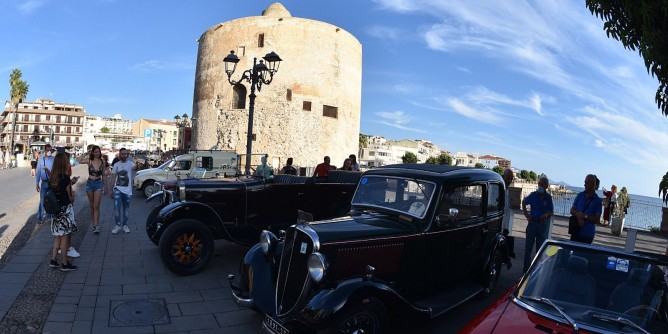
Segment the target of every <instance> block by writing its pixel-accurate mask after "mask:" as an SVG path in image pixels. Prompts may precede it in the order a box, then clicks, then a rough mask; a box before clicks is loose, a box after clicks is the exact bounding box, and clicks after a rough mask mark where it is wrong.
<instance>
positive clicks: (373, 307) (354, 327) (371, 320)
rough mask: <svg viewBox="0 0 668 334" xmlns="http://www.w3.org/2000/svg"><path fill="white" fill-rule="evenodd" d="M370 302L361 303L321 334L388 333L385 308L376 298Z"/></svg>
mask: <svg viewBox="0 0 668 334" xmlns="http://www.w3.org/2000/svg"><path fill="white" fill-rule="evenodd" d="M366 301H368V302H366V303H364V302H362V303H360V304H358V305H355V306H353V307H351V308H350V309H349V310H348V311H346V312H344V313H343V315H342V316H341V317H340V318H339V320H338V321H335V323H334V325H332V326H331V327H329V328H327V329H326V330H325V331H324V332H321V333H328V334H334V333H341V334H355V333H365V334H379V333H387V332H388V330H389V327H388V322H389V319H388V316H387V310H386V309H385V306H383V304H382V303H381V302H380V301H379V300H378V299H375V298H369V299H368V300H366Z"/></svg>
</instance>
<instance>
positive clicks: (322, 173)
mask: <svg viewBox="0 0 668 334" xmlns="http://www.w3.org/2000/svg"><path fill="white" fill-rule="evenodd" d="M329 163H330V159H329V156H325V159H324V162H322V163H319V164H318V165H317V166H315V172H313V177H327V175H329V171H330V170H333V169H336V167H334V166H332V165H330V164H329Z"/></svg>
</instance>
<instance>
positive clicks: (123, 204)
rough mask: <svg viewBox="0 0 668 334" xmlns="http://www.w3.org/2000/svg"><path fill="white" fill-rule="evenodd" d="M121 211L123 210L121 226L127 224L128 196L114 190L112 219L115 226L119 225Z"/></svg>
mask: <svg viewBox="0 0 668 334" xmlns="http://www.w3.org/2000/svg"><path fill="white" fill-rule="evenodd" d="M121 210H123V222H122V223H123V225H127V224H128V218H129V217H130V212H129V210H130V195H128V194H125V193H122V192H121V191H120V190H118V189H116V188H114V218H115V220H116V225H119V226H120V225H121Z"/></svg>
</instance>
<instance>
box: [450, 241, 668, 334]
mask: <svg viewBox="0 0 668 334" xmlns="http://www.w3.org/2000/svg"><path fill="white" fill-rule="evenodd" d="M666 266H668V257H667V256H665V255H659V254H650V253H643V252H637V253H626V252H623V251H621V250H616V249H611V248H607V247H601V246H592V245H587V244H582V243H574V242H568V241H553V240H548V241H547V242H545V244H543V247H541V249H540V250H539V251H538V254H537V255H536V257H535V258H534V261H533V264H532V265H531V267H530V268H529V270H528V271H527V273H526V274H524V276H523V277H522V278H521V280H520V282H519V284H518V285H517V286H516V287H513V288H512V289H510V290H509V291H508V293H506V294H504V295H503V296H502V297H501V298H499V299H498V300H497V301H495V302H493V303H492V304H491V305H490V306H489V307H488V308H487V309H486V310H484V311H483V312H482V313H481V314H480V315H479V316H478V317H477V318H476V319H474V320H473V321H471V323H469V324H468V325H467V326H466V327H464V328H463V329H462V331H461V332H460V333H462V334H464V333H466V334H483V333H484V334H492V333H500V334H506V333H509V334H517V333H582V334H584V333H657V334H658V333H661V334H665V333H668V284H667V282H666V280H667V277H666V276H665V275H666V272H665V270H666Z"/></svg>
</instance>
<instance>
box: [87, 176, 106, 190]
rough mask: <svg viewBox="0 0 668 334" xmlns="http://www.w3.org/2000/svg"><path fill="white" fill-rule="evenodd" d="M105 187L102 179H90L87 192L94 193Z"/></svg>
mask: <svg viewBox="0 0 668 334" xmlns="http://www.w3.org/2000/svg"><path fill="white" fill-rule="evenodd" d="M103 188H104V185H103V183H102V179H97V180H91V179H88V181H86V192H87V193H94V192H96V191H102V189H103Z"/></svg>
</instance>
